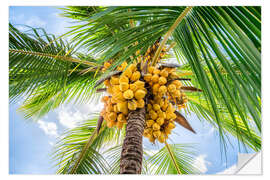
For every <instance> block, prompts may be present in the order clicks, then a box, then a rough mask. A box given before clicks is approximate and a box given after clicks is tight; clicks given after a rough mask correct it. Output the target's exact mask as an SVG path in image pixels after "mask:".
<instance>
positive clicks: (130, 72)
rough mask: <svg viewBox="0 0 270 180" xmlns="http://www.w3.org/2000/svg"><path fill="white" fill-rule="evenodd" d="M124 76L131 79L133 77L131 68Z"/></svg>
mask: <svg viewBox="0 0 270 180" xmlns="http://www.w3.org/2000/svg"><path fill="white" fill-rule="evenodd" d="M122 75H124V76H126V77H128V78H130V77H131V76H132V70H131V69H130V68H127V69H126V70H125V71H124V72H123V73H122Z"/></svg>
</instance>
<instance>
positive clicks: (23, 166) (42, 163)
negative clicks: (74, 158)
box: [9, 6, 251, 174]
mask: <svg viewBox="0 0 270 180" xmlns="http://www.w3.org/2000/svg"><path fill="white" fill-rule="evenodd" d="M9 10H10V11H9V14H10V17H9V18H10V22H11V23H13V24H14V25H16V24H17V25H18V24H25V25H29V26H32V27H42V28H44V29H45V30H46V31H47V32H48V33H53V34H56V35H61V34H63V33H64V32H66V31H67V28H65V27H68V26H70V25H71V23H70V22H71V20H70V19H66V18H63V17H60V16H59V15H58V14H59V12H61V10H59V9H57V8H56V7H39V6H36V7H23V6H20V7H10V9H9ZM17 27H19V26H17ZM19 28H20V29H21V30H24V28H22V27H19ZM22 100H23V99H21V100H20V101H19V102H18V103H16V104H11V105H10V110H9V117H10V127H9V133H10V139H9V147H10V150H9V162H10V163H9V172H10V174H53V173H55V171H56V168H54V167H53V163H52V161H51V160H50V154H51V153H52V150H53V149H52V148H53V144H54V143H55V140H56V138H57V137H58V136H60V135H61V133H63V131H64V130H66V129H68V128H72V127H74V126H75V125H76V122H79V121H82V120H83V119H86V118H87V117H89V116H90V115H91V113H93V112H95V111H99V110H100V109H101V108H102V104H100V103H98V104H97V103H89V104H84V105H80V106H79V105H78V106H73V105H72V106H71V105H65V106H63V107H60V108H58V109H56V110H55V111H53V112H50V113H49V114H48V115H47V116H45V117H43V118H41V119H38V120H36V122H33V121H31V120H26V119H24V118H23V116H22V114H21V113H18V112H17V111H16V110H17V108H18V107H19V105H20V103H21V102H22ZM188 120H189V121H190V123H191V125H192V127H193V128H194V130H195V131H196V132H197V134H192V133H191V132H189V131H187V130H186V129H184V128H183V127H181V126H179V125H177V127H176V129H174V132H175V133H173V135H171V136H170V139H171V142H173V143H192V144H195V145H194V147H195V149H196V152H197V157H196V159H195V161H194V164H195V165H197V166H198V167H200V168H201V169H202V172H203V173H207V174H215V173H220V172H224V171H225V173H228V172H229V171H230V169H232V168H234V167H235V164H236V163H237V154H238V150H239V149H238V147H237V141H236V139H235V138H233V137H231V136H229V139H230V141H231V143H232V145H233V146H230V145H229V146H228V148H227V161H226V160H225V157H224V156H221V152H220V151H221V149H220V141H219V136H218V132H217V131H216V130H215V129H214V128H212V127H211V125H209V124H208V123H206V122H201V121H200V120H198V119H197V118H196V117H195V116H192V115H191V116H190V117H188ZM176 132H177V133H176ZM144 142H145V146H146V147H147V148H150V149H153V150H156V149H158V148H160V147H157V146H153V145H151V144H150V143H148V142H147V141H146V139H144ZM242 152H244V151H242ZM250 152H251V151H250Z"/></svg>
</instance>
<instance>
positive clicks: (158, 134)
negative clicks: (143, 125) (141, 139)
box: [153, 130, 161, 138]
mask: <svg viewBox="0 0 270 180" xmlns="http://www.w3.org/2000/svg"><path fill="white" fill-rule="evenodd" d="M160 135H161V132H160V131H159V130H157V131H153V136H154V137H155V138H158V137H159V136H160Z"/></svg>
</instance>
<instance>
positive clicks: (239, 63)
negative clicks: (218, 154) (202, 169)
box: [173, 7, 261, 146]
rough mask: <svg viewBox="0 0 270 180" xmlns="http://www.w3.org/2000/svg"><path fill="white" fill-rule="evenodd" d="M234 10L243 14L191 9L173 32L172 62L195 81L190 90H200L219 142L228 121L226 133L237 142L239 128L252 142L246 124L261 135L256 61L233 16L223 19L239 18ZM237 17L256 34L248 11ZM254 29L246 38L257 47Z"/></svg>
mask: <svg viewBox="0 0 270 180" xmlns="http://www.w3.org/2000/svg"><path fill="white" fill-rule="evenodd" d="M240 9H241V10H244V9H246V8H245V7H244V9H243V8H237V7H194V8H193V9H192V11H191V13H190V14H189V15H188V16H186V19H185V20H184V21H183V22H182V24H180V25H179V26H178V28H177V29H176V30H175V33H174V35H173V38H174V40H175V41H176V43H177V45H176V46H175V51H176V54H178V58H180V57H181V58H182V61H184V62H186V63H188V64H189V65H190V67H191V70H192V72H193V73H194V77H195V78H196V80H197V82H195V84H196V85H195V86H196V87H200V88H201V89H202V90H203V96H204V97H203V99H205V100H207V101H208V102H209V104H208V105H207V106H208V107H209V108H211V112H212V113H213V115H214V116H212V118H213V120H215V124H216V125H217V127H218V128H219V133H220V135H221V139H222V140H224V137H223V135H222V134H223V132H224V129H225V127H226V126H225V125H224V124H226V121H230V123H231V120H232V122H233V123H234V125H233V126H231V128H233V129H234V130H233V132H234V133H233V134H234V135H236V137H237V138H238V139H241V136H242V135H241V129H242V128H243V127H242V125H244V126H245V129H246V132H247V133H248V134H246V135H248V137H249V138H250V139H253V140H252V141H253V142H257V140H256V137H254V136H253V133H252V131H253V129H254V126H253V127H251V126H250V122H249V121H251V122H252V123H254V124H255V125H256V130H258V131H259V132H260V131H261V116H260V108H261V105H260V104H261V103H260V99H261V98H260V95H261V92H260V87H261V80H260V77H261V74H260V71H261V70H260V60H261V59H260V53H259V50H258V48H256V46H255V45H254V44H253V41H252V40H251V39H250V36H251V35H250V36H248V34H249V32H246V31H244V30H245V29H244V28H243V27H239V26H238V23H239V22H238V23H237V20H235V19H233V17H235V16H231V15H232V14H231V13H229V12H231V11H237V12H238V13H240ZM245 12H246V11H245ZM241 15H242V18H243V17H245V18H246V21H245V22H246V23H250V22H251V23H254V24H255V23H256V29H260V20H258V19H254V15H253V14H252V13H251V12H250V11H249V14H248V12H246V14H241ZM252 19H253V20H252ZM241 23H244V21H241ZM246 25H247V24H246ZM254 26H255V25H254ZM256 29H254V31H253V34H252V37H254V38H255V37H256V39H257V40H258V41H257V42H260V36H259V35H260V33H256ZM254 38H253V39H254ZM221 69H222V71H221ZM224 72H225V73H224ZM224 111H225V112H227V114H226V115H224V114H225V113H224ZM227 115H229V116H230V118H229V120H228V116H227ZM239 119H240V120H241V123H239ZM224 126H225V127H224ZM231 130H232V129H231ZM254 138H255V139H254ZM256 146H257V145H256Z"/></svg>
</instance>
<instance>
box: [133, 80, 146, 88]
mask: <svg viewBox="0 0 270 180" xmlns="http://www.w3.org/2000/svg"><path fill="white" fill-rule="evenodd" d="M134 84H135V85H136V87H137V88H138V89H142V88H144V82H143V81H140V80H138V81H136V82H135V83H134Z"/></svg>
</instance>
